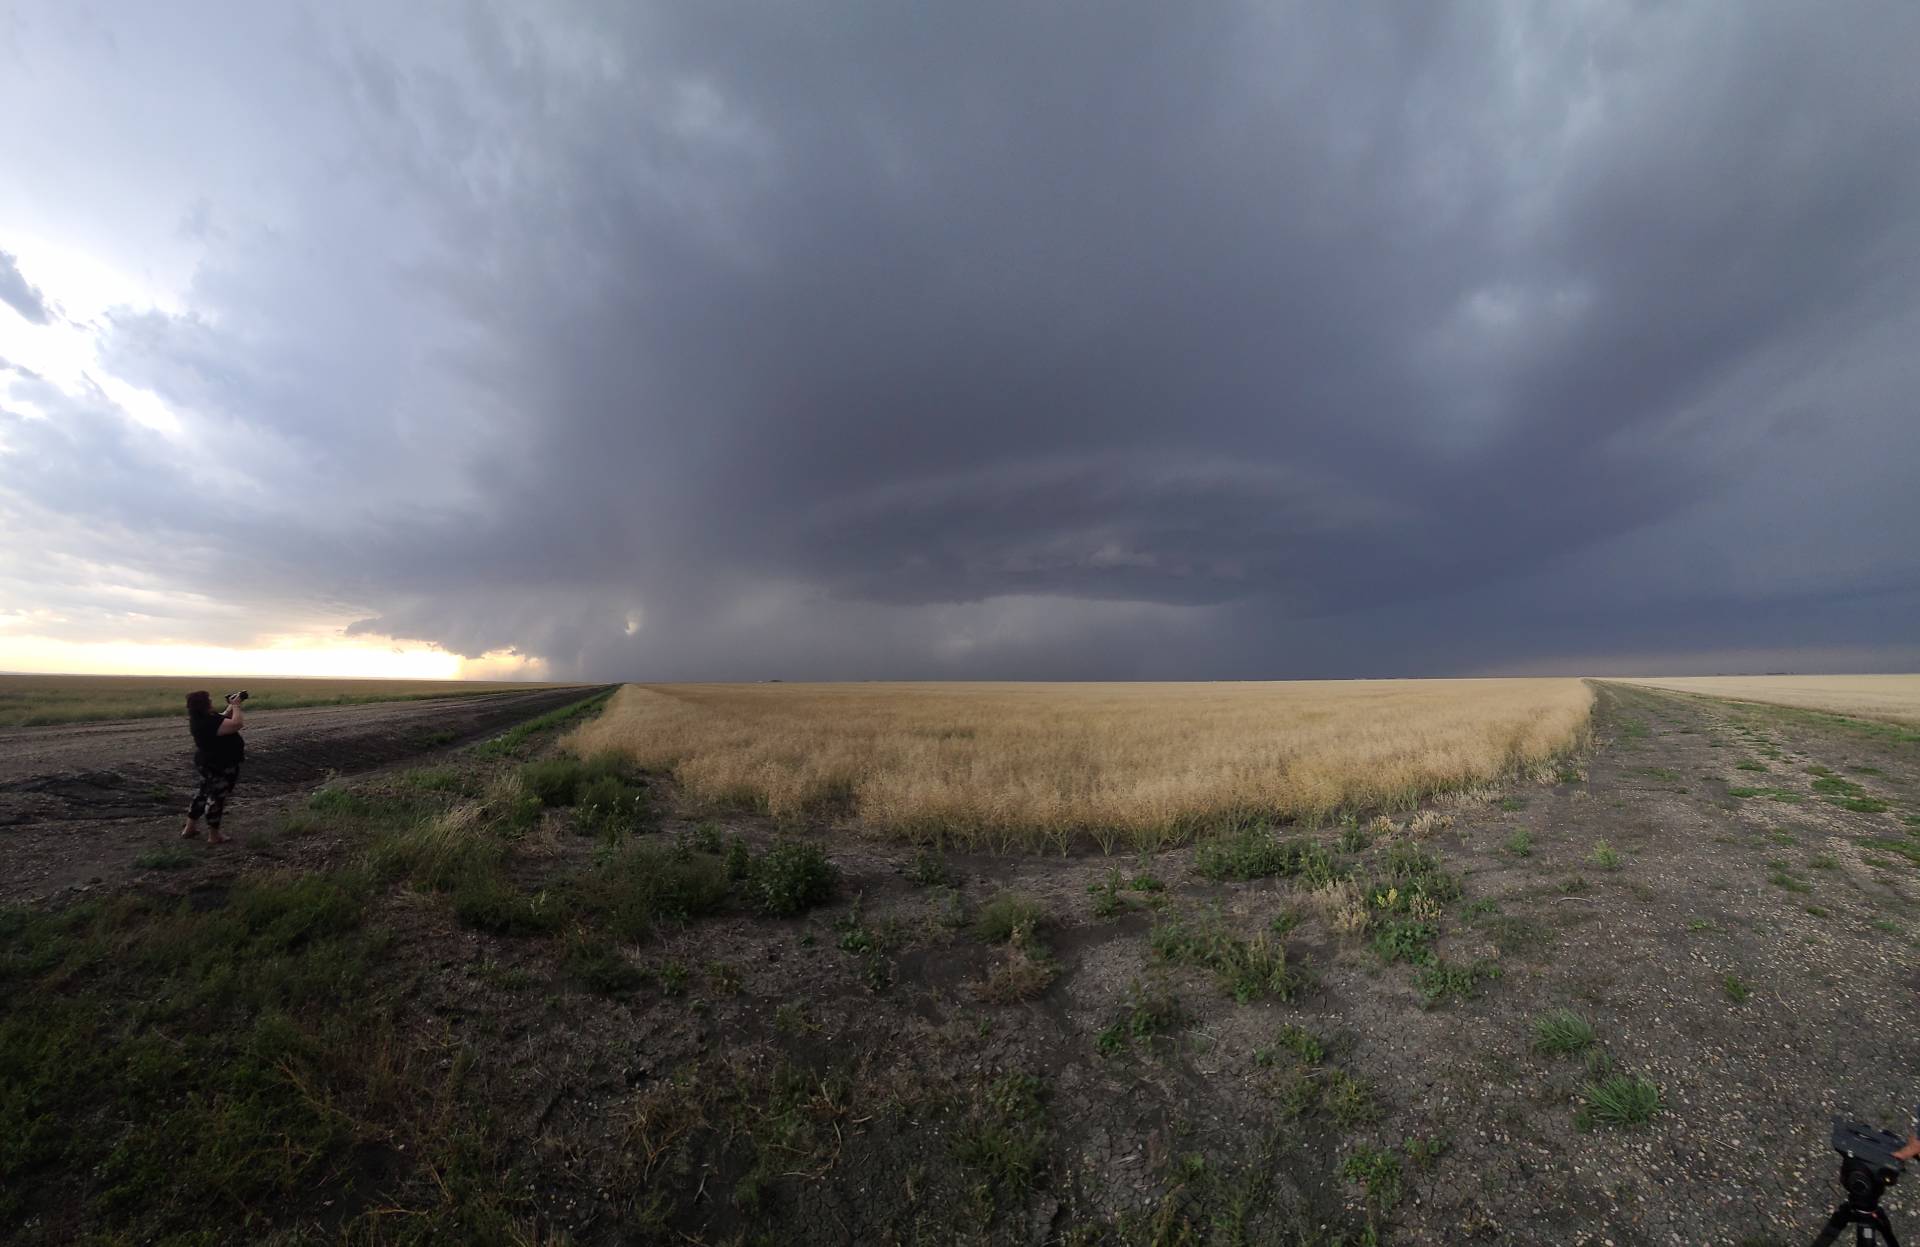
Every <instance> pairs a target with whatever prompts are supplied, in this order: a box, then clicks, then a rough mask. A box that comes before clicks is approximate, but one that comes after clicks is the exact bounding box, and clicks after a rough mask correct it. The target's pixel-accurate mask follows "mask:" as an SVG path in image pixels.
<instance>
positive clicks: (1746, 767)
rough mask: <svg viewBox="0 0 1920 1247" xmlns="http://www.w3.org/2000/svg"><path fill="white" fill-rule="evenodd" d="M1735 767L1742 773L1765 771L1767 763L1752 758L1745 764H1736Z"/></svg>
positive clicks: (1744, 762)
mask: <svg viewBox="0 0 1920 1247" xmlns="http://www.w3.org/2000/svg"><path fill="white" fill-rule="evenodd" d="M1734 765H1735V766H1736V767H1737V768H1739V769H1740V770H1742V771H1764V770H1766V769H1767V764H1766V763H1764V762H1758V761H1755V760H1754V759H1752V758H1748V759H1746V760H1745V761H1743V762H1736V763H1735V764H1734Z"/></svg>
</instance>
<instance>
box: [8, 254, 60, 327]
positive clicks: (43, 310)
mask: <svg viewBox="0 0 1920 1247" xmlns="http://www.w3.org/2000/svg"><path fill="white" fill-rule="evenodd" d="M0 303H4V304H6V305H7V306H8V307H10V308H12V309H13V310H14V311H16V312H18V313H20V315H21V316H22V317H24V318H26V319H27V320H28V321H30V322H31V323H33V324H36V325H44V324H47V323H49V322H50V321H52V320H53V313H52V312H51V311H50V310H49V309H48V307H47V300H46V296H45V295H43V294H41V293H40V289H39V287H37V286H35V285H34V284H33V283H32V282H30V281H28V280H27V279H26V277H25V276H24V275H23V274H22V273H21V272H20V264H19V262H18V261H17V260H15V259H14V257H13V256H11V255H9V254H8V253H7V252H5V251H0Z"/></svg>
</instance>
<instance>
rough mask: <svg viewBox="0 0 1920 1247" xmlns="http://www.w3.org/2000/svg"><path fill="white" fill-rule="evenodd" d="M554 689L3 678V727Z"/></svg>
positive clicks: (466, 683)
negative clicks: (200, 698)
mask: <svg viewBox="0 0 1920 1247" xmlns="http://www.w3.org/2000/svg"><path fill="white" fill-rule="evenodd" d="M557 687H560V686H559V685H553V684H514V683H505V682H502V683H483V682H480V681H477V680H322V679H287V678H277V677H262V676H253V677H249V676H231V675H216V676H157V675H156V676H145V675H142V676H117V675H13V674H7V673H0V727H45V726H49V725H52V724H57V723H92V722H98V721H102V720H107V719H153V718H161V717H164V716H166V715H179V714H182V713H184V712H183V711H182V709H181V705H182V700H183V699H184V698H185V697H186V695H187V694H188V693H190V692H192V691H193V690H195V689H206V690H207V691H209V692H211V693H212V694H213V699H214V702H215V704H216V705H217V704H218V703H219V702H220V701H221V699H222V698H224V697H225V696H226V695H227V694H228V693H231V692H235V691H237V690H239V689H245V690H247V693H248V697H247V709H249V710H289V709H292V708H294V707H296V706H352V705H361V704H365V703H368V702H380V701H417V700H419V699H421V698H427V697H468V696H474V697H477V696H483V695H485V694H488V693H510V692H520V693H526V692H531V691H533V690H535V689H542V688H557Z"/></svg>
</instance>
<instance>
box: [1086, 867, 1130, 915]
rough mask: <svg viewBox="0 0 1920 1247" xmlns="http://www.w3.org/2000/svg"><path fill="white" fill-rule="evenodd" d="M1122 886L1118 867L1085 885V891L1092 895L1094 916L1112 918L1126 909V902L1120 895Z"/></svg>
mask: <svg viewBox="0 0 1920 1247" xmlns="http://www.w3.org/2000/svg"><path fill="white" fill-rule="evenodd" d="M1122 886H1124V885H1123V882H1122V880H1121V878H1120V870H1119V868H1118V867H1115V868H1114V869H1112V870H1109V871H1108V872H1107V877H1106V878H1105V879H1102V880H1098V881H1096V882H1094V883H1090V884H1088V885H1087V891H1088V892H1089V893H1090V894H1091V895H1092V896H1093V916H1094V917H1096V918H1112V917H1114V916H1116V915H1118V914H1120V913H1121V912H1123V911H1124V910H1125V909H1126V907H1127V902H1126V901H1125V899H1123V898H1122V897H1121V895H1120V889H1121V887H1122Z"/></svg>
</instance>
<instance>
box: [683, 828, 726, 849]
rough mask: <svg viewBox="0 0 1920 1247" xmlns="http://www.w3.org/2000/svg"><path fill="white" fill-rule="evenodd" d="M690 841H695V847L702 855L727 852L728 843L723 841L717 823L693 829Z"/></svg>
mask: <svg viewBox="0 0 1920 1247" xmlns="http://www.w3.org/2000/svg"><path fill="white" fill-rule="evenodd" d="M689 839H691V840H692V841H693V847H694V848H695V849H697V850H699V851H700V852H702V853H716V854H717V853H722V852H724V851H725V850H726V842H725V841H724V840H722V839H721V836H720V827H719V824H717V823H701V824H699V825H698V826H696V827H695V828H694V829H693V832H692V834H691V835H690V837H689Z"/></svg>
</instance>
